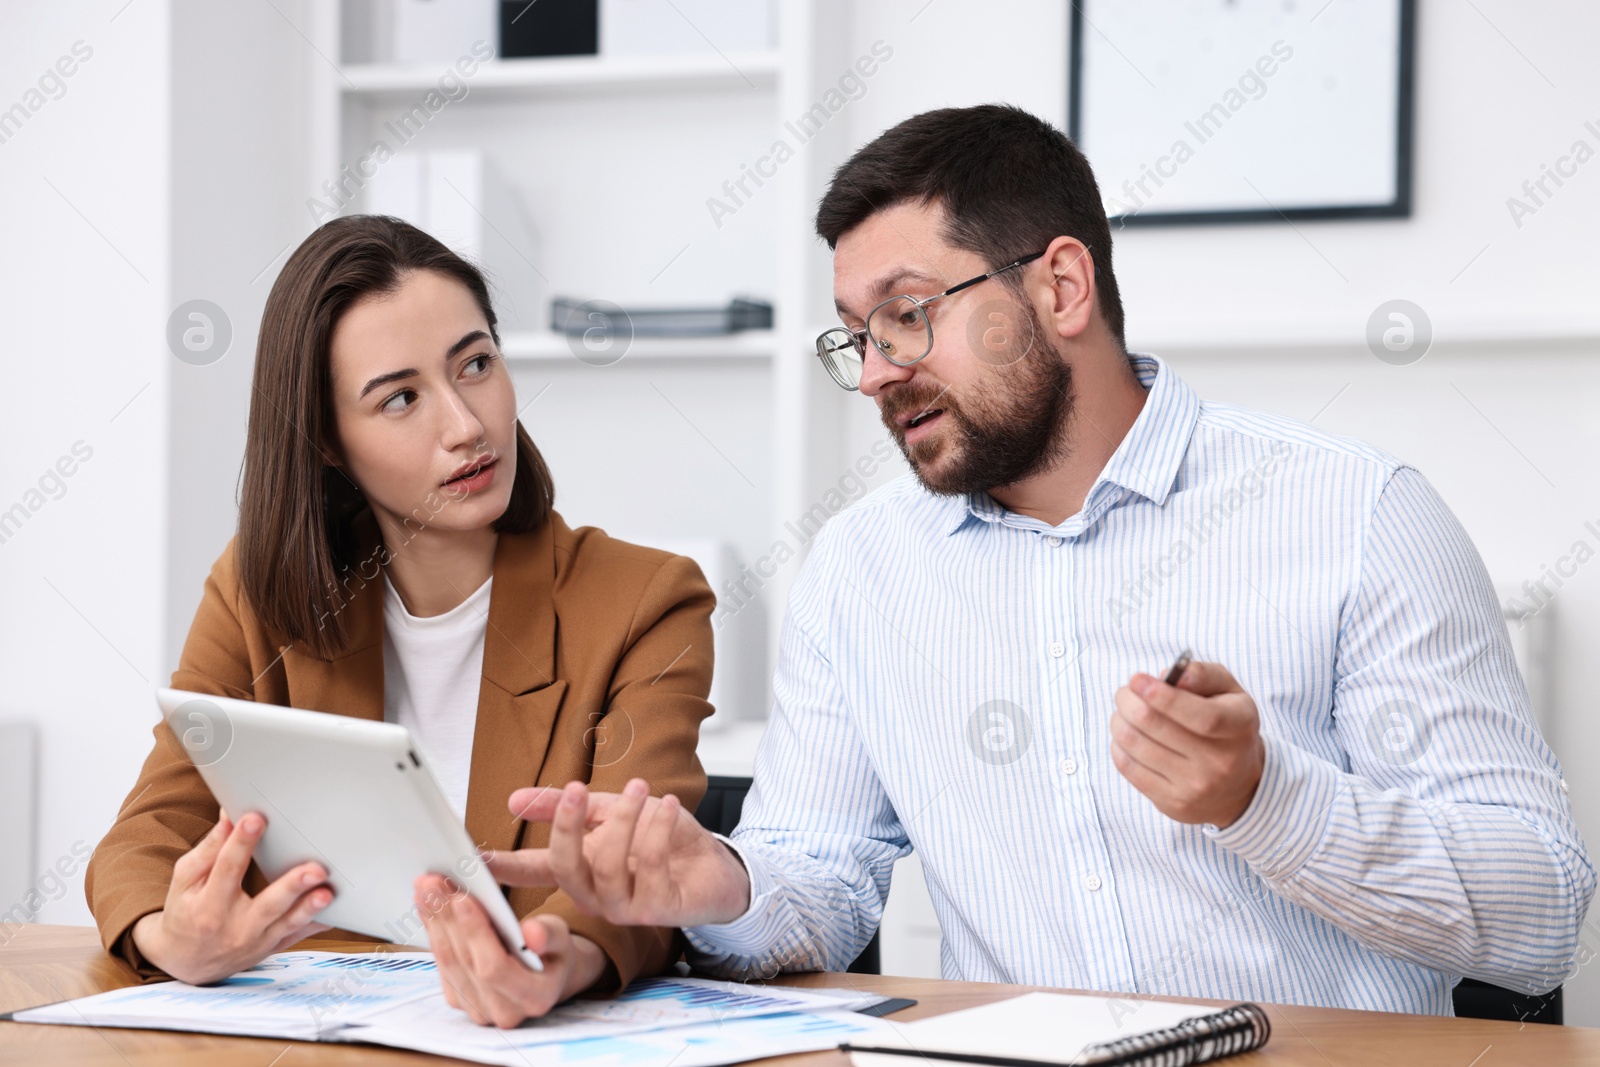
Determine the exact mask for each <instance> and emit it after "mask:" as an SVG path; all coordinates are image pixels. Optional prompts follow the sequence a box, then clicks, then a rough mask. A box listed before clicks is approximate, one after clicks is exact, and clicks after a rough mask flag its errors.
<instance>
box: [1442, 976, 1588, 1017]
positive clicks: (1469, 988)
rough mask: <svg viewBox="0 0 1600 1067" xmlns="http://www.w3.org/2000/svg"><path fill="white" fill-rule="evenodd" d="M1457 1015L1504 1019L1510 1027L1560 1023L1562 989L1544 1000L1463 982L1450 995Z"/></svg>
mask: <svg viewBox="0 0 1600 1067" xmlns="http://www.w3.org/2000/svg"><path fill="white" fill-rule="evenodd" d="M1451 999H1452V1000H1454V1001H1455V1006H1456V1014H1457V1015H1459V1016H1461V1017H1462V1018H1463V1019H1504V1020H1505V1021H1506V1022H1511V1023H1555V1024H1556V1025H1557V1026H1560V1025H1561V1023H1562V1022H1563V1013H1562V1003H1561V987H1560V986H1556V988H1555V989H1553V990H1551V991H1550V992H1548V993H1546V994H1544V995H1543V996H1529V995H1528V994H1526V993H1518V992H1517V991H1516V990H1514V989H1505V988H1502V987H1501V986H1497V985H1490V984H1489V983H1488V982H1480V981H1478V980H1477V979H1476V978H1463V979H1461V984H1460V985H1458V986H1456V988H1455V992H1454V993H1453V994H1451Z"/></svg>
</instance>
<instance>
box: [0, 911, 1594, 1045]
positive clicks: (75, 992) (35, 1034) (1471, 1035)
mask: <svg viewBox="0 0 1600 1067" xmlns="http://www.w3.org/2000/svg"><path fill="white" fill-rule="evenodd" d="M306 947H314V948H317V949H322V950H326V951H365V950H370V949H371V948H372V947H373V946H372V945H369V944H350V943H343V942H336V941H317V942H314V943H311V944H308V945H307V946H306ZM781 981H782V982H783V983H784V984H792V985H799V986H807V985H833V986H842V985H849V986H854V987H857V988H860V989H868V990H872V991H874V992H881V993H885V994H889V995H891V996H900V997H912V998H914V999H916V1000H917V1001H918V1004H917V1006H916V1007H914V1008H908V1009H906V1010H905V1011H902V1012H898V1013H896V1014H895V1016H894V1018H895V1019H897V1020H906V1021H909V1020H911V1019H920V1018H923V1017H925V1016H929V1015H938V1014H941V1013H943V1012H947V1011H955V1010H956V1009H958V1008H969V1007H973V1006H974V1005H977V1004H983V1003H985V1002H987V1001H991V1000H998V999H1001V998H1003V997H1008V996H1013V995H1015V994H1017V993H1020V992H1023V991H1024V990H1025V989H1028V988H1036V987H1025V986H1007V985H991V984H988V983H984V982H942V981H939V980H937V979H931V978H893V977H887V976H884V977H880V976H878V975H865V974H807V975H792V976H789V977H787V978H785V979H782V980H781ZM132 984H133V978H132V975H131V973H130V972H129V971H128V970H127V969H126V968H124V967H123V966H122V965H121V964H120V963H117V962H115V961H114V960H112V959H111V958H110V957H108V956H107V955H106V954H105V953H104V952H103V951H101V949H100V943H99V941H98V940H97V938H96V936H95V932H94V930H92V929H91V928H88V927H76V926H0V1012H5V1011H15V1010H17V1009H20V1008H27V1007H33V1006H35V1005H39V1004H48V1003H51V1002H53V1001H57V1000H64V999H66V998H68V997H81V996H86V995H88V994H90V993H97V992H101V991H104V990H107V989H115V988H118V987H120V986H125V985H132ZM1266 1008H1267V1012H1268V1014H1269V1015H1270V1016H1271V1017H1272V1040H1271V1041H1270V1042H1269V1043H1268V1045H1267V1047H1266V1049H1265V1050H1264V1051H1262V1052H1257V1053H1252V1054H1250V1055H1247V1056H1238V1057H1235V1058H1234V1059H1231V1060H1227V1061H1225V1062H1227V1063H1228V1064H1230V1065H1231V1064H1238V1065H1239V1067H1264V1065H1268V1064H1272V1065H1279V1064H1282V1065H1290V1064H1292V1065H1296V1067H1346V1065H1351V1067H1355V1065H1360V1067H1385V1065H1393V1067H1501V1065H1509V1064H1518V1065H1527V1064H1532V1065H1536V1067H1556V1065H1558V1064H1595V1065H1600V1030H1595V1029H1587V1028H1582V1027H1573V1026H1543V1025H1539V1024H1537V1023H1527V1024H1518V1023H1502V1022H1488V1021H1485V1020H1480V1019H1440V1018H1435V1017H1432V1016H1426V1015H1392V1014H1388V1013H1384V1012H1367V1011H1344V1010H1340V1009H1335V1008H1297V1007H1283V1006H1278V1005H1266ZM460 1062H461V1061H459V1060H447V1059H441V1058H439V1057H435V1056H424V1055H421V1054H418V1053H410V1052H399V1051H395V1050H393V1049H384V1048H376V1047H364V1046H352V1045H318V1044H310V1043H306V1042H300V1041H280V1040H262V1039H257V1038H239V1037H213V1036H210V1035H207V1034H176V1033H165V1032H160V1031H154V1030H110V1029H94V1028H90V1027H76V1026H72V1027H67V1026H29V1025H26V1024H22V1023H12V1022H0V1064H7V1063H26V1064H34V1065H39V1064H43V1065H48V1067H66V1065H69V1064H90V1065H105V1067H136V1065H142V1064H163V1065H166V1064H175V1065H180V1067H182V1065H194V1067H200V1065H202V1064H203V1065H206V1067H212V1065H221V1067H233V1065H239V1067H244V1065H247V1064H248V1065H252V1067H305V1065H311V1064H317V1065H321V1064H363V1065H372V1064H418V1063H434V1064H439V1063H460ZM846 1062H847V1061H846V1060H845V1057H844V1056H842V1055H841V1054H839V1053H837V1052H819V1053H813V1054H810V1055H806V1056H789V1057H784V1058H783V1059H778V1060H769V1061H767V1063H768V1064H770V1065H771V1067H802V1065H804V1067H824V1065H826V1067H839V1065H844V1064H845V1063H846Z"/></svg>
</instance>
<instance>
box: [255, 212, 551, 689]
mask: <svg viewBox="0 0 1600 1067" xmlns="http://www.w3.org/2000/svg"><path fill="white" fill-rule="evenodd" d="M416 270H427V271H433V272H435V273H437V274H441V275H443V276H445V277H447V278H451V279H454V280H455V281H458V282H460V283H461V284H462V285H464V286H466V287H467V289H468V291H469V292H471V293H472V296H473V299H474V300H476V301H477V303H478V307H479V308H480V309H481V310H482V311H483V317H484V318H485V319H486V320H487V321H488V323H489V333H490V335H491V336H492V337H493V338H494V342H495V345H496V347H498V346H499V344H500V335H499V332H498V331H497V330H496V329H495V324H496V319H495V314H494V308H493V307H492V306H491V305H490V302H489V289H488V286H487V285H486V284H485V282H484V278H483V275H482V274H481V273H480V272H479V271H478V268H477V267H475V266H473V265H472V264H471V263H469V262H467V261H466V260H464V259H462V258H461V257H460V256H458V255H456V254H455V253H454V252H452V251H450V249H449V248H447V247H445V246H444V245H443V244H441V243H440V242H439V241H438V240H436V239H435V238H433V237H430V236H429V235H428V234H426V233H424V232H423V231H421V230H419V229H417V228H416V227H415V226H412V225H411V224H410V223H407V222H403V221H401V220H400V219H396V218H390V217H388V216H384V215H347V216H345V217H343V218H337V219H333V220H331V221H329V222H328V223H326V224H324V225H323V226H321V227H319V228H318V229H317V230H316V231H315V232H313V233H312V234H311V235H310V236H309V237H307V238H306V239H305V240H304V241H303V242H301V244H300V247H299V248H297V249H295V251H294V254H293V255H291V256H290V257H289V261H288V262H287V263H285V264H284V267H283V271H282V272H281V273H280V274H279V275H278V279H277V281H275V282H274V283H273V285H272V292H271V293H269V294H268V295H267V306H266V308H265V309H264V311H263V312H262V316H261V333H260V336H259V339H258V340H257V342H256V366H255V381H254V385H253V387H252V389H253V391H252V393H251V398H250V427H249V432H248V435H247V439H246V442H245V454H244V477H243V480H242V484H241V487H240V495H239V536H238V540H237V546H238V560H239V579H240V583H241V585H242V587H243V589H244V594H245V596H246V597H247V598H248V599H249V602H250V606H251V607H252V608H253V609H254V611H255V613H256V615H257V617H258V618H259V619H260V620H261V622H262V623H263V624H264V625H266V626H267V627H268V628H269V629H270V630H272V631H275V632H276V633H279V634H281V635H282V636H283V637H284V638H285V639H287V640H288V641H290V642H293V643H294V644H295V645H297V646H300V647H301V648H302V650H305V651H309V652H311V653H312V654H314V655H316V656H319V657H321V658H323V659H331V658H333V657H334V656H335V655H337V654H339V653H340V652H342V651H343V650H344V649H345V647H346V645H347V644H348V640H349V635H348V630H347V628H346V626H345V624H344V618H343V608H344V606H345V604H346V602H347V597H348V596H349V595H350V594H351V589H352V585H355V586H356V587H357V588H359V587H360V586H364V585H365V584H366V583H367V582H370V581H372V580H374V579H375V578H376V577H377V575H378V570H377V567H378V564H379V563H381V562H385V561H386V560H387V556H386V555H384V554H383V553H384V552H385V550H384V549H383V548H382V547H381V546H380V547H379V549H378V552H377V553H376V554H375V555H376V558H375V559H374V560H369V561H361V560H358V559H357V558H356V556H357V555H358V554H359V553H360V548H361V546H360V544H359V542H358V537H357V535H356V531H355V529H354V523H355V520H356V519H357V517H358V516H359V515H360V513H361V512H362V510H363V509H365V508H366V507H367V502H366V499H365V497H363V495H362V494H361V491H360V490H359V489H357V488H356V487H355V485H354V484H353V483H352V482H351V481H350V479H349V478H347V477H346V476H345V475H344V473H343V472H342V471H340V470H339V469H338V468H337V467H335V466H333V465H332V462H331V460H332V457H331V456H330V454H329V452H328V447H327V446H328V443H329V442H331V441H335V440H337V439H338V438H337V434H336V432H335V426H334V414H333V412H334V408H333V403H332V392H331V377H332V376H331V374H330V373H329V366H328V346H329V341H330V339H331V338H332V337H333V331H334V327H335V326H336V325H337V324H338V322H339V319H340V317H341V316H342V315H343V314H344V313H345V312H346V311H347V310H349V308H350V307H351V306H352V305H353V304H355V303H356V302H357V301H358V300H360V299H362V298H363V297H366V296H368V295H371V294H374V293H390V292H393V291H394V290H395V289H397V288H398V287H399V285H400V282H401V279H402V277H403V276H404V275H405V274H406V273H407V272H409V271H416ZM554 499H555V486H554V483H553V482H552V481H551V479H550V468H549V467H548V466H547V465H546V464H545V461H544V457H542V456H541V455H540V454H539V450H538V449H537V448H535V447H534V444H533V440H532V439H531V438H530V437H529V436H528V433H527V431H526V430H524V429H523V428H522V424H521V423H520V422H519V423H518V424H517V474H516V479H515V481H514V482H513V483H512V488H511V502H510V504H509V505H508V506H507V507H506V510H505V513H504V514H502V515H501V516H500V518H499V519H497V520H496V521H495V524H494V528H495V529H496V530H497V531H499V532H501V533H527V532H530V531H533V530H536V529H538V528H539V527H540V526H541V525H543V524H544V522H545V520H546V519H547V518H548V517H549V514H550V508H551V505H552V504H553V503H554ZM367 563H370V564H372V566H371V567H370V568H369V567H368V566H366V565H365V564H367ZM369 571H370V572H369Z"/></svg>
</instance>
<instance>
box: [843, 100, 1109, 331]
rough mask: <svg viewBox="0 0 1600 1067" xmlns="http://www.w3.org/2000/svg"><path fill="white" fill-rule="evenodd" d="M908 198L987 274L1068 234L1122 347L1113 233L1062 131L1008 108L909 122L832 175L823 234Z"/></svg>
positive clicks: (965, 110) (933, 114) (964, 110)
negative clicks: (927, 209) (936, 219)
mask: <svg viewBox="0 0 1600 1067" xmlns="http://www.w3.org/2000/svg"><path fill="white" fill-rule="evenodd" d="M907 201H916V202H920V203H924V204H928V203H938V204H940V205H942V206H943V207H944V209H945V214H946V217H947V221H946V223H945V231H944V238H945V240H946V241H948V242H949V243H950V244H952V245H954V246H955V247H957V248H964V249H966V250H967V251H969V252H976V253H977V254H978V255H980V256H982V257H983V259H984V261H985V262H986V263H987V264H988V265H989V268H990V269H991V270H992V269H994V268H995V267H1000V266H1004V265H1005V264H1007V263H1009V262H1011V261H1012V260H1014V259H1017V258H1018V257H1020V256H1025V255H1027V254H1028V253H1029V252H1037V251H1039V250H1040V249H1041V248H1043V247H1045V246H1046V245H1047V244H1049V243H1050V242H1051V241H1053V240H1055V238H1057V237H1061V236H1063V235H1064V236H1067V237H1072V238H1075V239H1077V240H1079V241H1082V242H1083V243H1084V244H1085V245H1087V246H1088V248H1089V254H1090V256H1091V258H1092V259H1093V260H1094V264H1095V279H1096V287H1097V289H1098V292H1099V303H1100V316H1101V317H1102V318H1103V319H1105V323H1106V327H1107V328H1108V329H1109V330H1110V331H1111V336H1112V337H1114V338H1116V341H1117V346H1118V347H1119V348H1124V349H1125V348H1126V342H1125V340H1124V338H1123V326H1122V297H1121V296H1120V295H1119V294H1118V292H1117V278H1116V275H1115V274H1113V273H1112V271H1111V226H1110V224H1109V223H1108V222H1107V221H1106V213H1105V208H1104V206H1103V205H1102V204H1101V201H1100V188H1099V186H1098V185H1096V184H1095V180H1094V171H1093V170H1091V169H1090V168H1089V161H1088V160H1087V159H1085V158H1084V157H1083V153H1082V152H1080V151H1078V147H1077V146H1076V145H1074V144H1073V143H1072V141H1071V140H1070V139H1068V137H1067V136H1066V134H1064V133H1062V132H1061V131H1060V130H1058V129H1056V128H1055V127H1054V126H1052V125H1050V124H1049V123H1048V122H1045V121H1044V120H1042V119H1039V118H1036V117H1035V116H1033V115H1030V114H1028V113H1027V112H1026V111H1023V110H1022V109H1021V108H1017V107H1011V106H1009V105H1004V104H982V105H979V106H978V107H960V108H954V107H953V108H941V109H939V110H937V111H924V112H923V113H922V114H920V115H913V116H912V117H911V118H909V119H906V120H905V121H904V122H902V123H900V124H899V125H898V126H894V127H892V128H890V129H889V130H887V131H885V132H884V133H882V134H880V135H879V136H878V138H877V140H875V141H873V142H872V143H871V144H868V145H866V146H865V147H863V148H862V149H861V150H860V151H858V152H856V154H855V155H853V156H851V157H850V159H849V160H848V161H847V162H846V163H845V164H844V165H843V166H841V167H840V168H839V169H838V170H837V171H835V172H834V175H833V181H832V183H831V184H829V186H828V191H827V193H825V194H824V195H823V197H822V202H821V203H820V204H818V205H817V235H818V236H819V237H821V238H822V239H823V240H824V241H827V242H828V247H829V248H833V247H835V246H836V245H837V244H838V242H839V238H840V237H842V236H844V235H845V234H846V233H848V232H849V231H851V230H852V229H854V228H855V227H856V226H858V225H860V224H861V223H863V222H865V221H866V220H867V219H868V218H869V217H871V216H872V215H874V214H876V213H877V212H879V211H882V210H883V209H885V208H888V207H893V206H894V205H896V204H901V203H905V202H907ZM1007 280H1008V281H1009V280H1010V279H1009V278H1008V279H1007Z"/></svg>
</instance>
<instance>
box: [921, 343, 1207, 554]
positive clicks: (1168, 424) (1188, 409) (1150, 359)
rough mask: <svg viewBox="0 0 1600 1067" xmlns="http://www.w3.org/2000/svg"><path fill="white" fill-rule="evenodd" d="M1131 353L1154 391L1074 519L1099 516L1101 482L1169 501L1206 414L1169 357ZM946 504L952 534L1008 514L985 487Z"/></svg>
mask: <svg viewBox="0 0 1600 1067" xmlns="http://www.w3.org/2000/svg"><path fill="white" fill-rule="evenodd" d="M1128 358H1129V361H1130V362H1131V363H1132V364H1133V369H1134V373H1135V374H1137V375H1138V377H1139V384H1140V385H1142V386H1144V387H1145V388H1146V389H1147V390H1149V395H1148V396H1147V397H1145V402H1144V408H1143V409H1141V410H1140V412H1139V416H1138V418H1136V419H1134V420H1133V425H1132V426H1131V427H1130V428H1129V429H1128V432H1127V434H1126V436H1124V437H1123V439H1122V441H1121V443H1120V444H1118V445H1117V450H1116V451H1115V452H1113V453H1112V454H1111V458H1110V459H1109V460H1107V461H1106V465H1105V467H1104V468H1103V469H1102V470H1101V471H1100V476H1099V477H1098V478H1096V479H1095V483H1094V485H1093V487H1091V488H1090V490H1089V495H1088V497H1086V498H1085V500H1084V507H1083V510H1082V511H1081V512H1080V513H1079V515H1077V516H1073V519H1078V518H1080V516H1081V517H1082V518H1083V519H1084V520H1090V519H1092V518H1093V515H1092V514H1091V510H1092V509H1094V508H1096V507H1098V506H1100V503H1099V502H1100V501H1101V500H1102V499H1103V497H1104V490H1103V489H1102V488H1101V487H1102V485H1104V484H1106V483H1110V484H1112V485H1117V486H1121V487H1122V488H1124V489H1127V490H1129V491H1130V492H1133V493H1137V494H1138V495H1140V496H1142V497H1144V498H1146V499H1147V500H1149V501H1151V502H1152V503H1154V504H1156V505H1161V504H1164V503H1166V500H1167V496H1168V494H1169V493H1171V492H1172V485H1173V483H1174V482H1175V481H1176V480H1177V477H1178V468H1179V466H1180V465H1182V463H1183V456H1184V453H1185V452H1187V451H1188V449H1189V439H1190V438H1191V437H1192V436H1193V434H1194V427H1195V422H1196V421H1197V420H1198V419H1199V417H1200V398H1199V397H1198V396H1197V395H1196V394H1195V391H1194V390H1193V389H1191V388H1190V387H1189V384H1188V383H1187V382H1185V381H1184V380H1183V379H1182V378H1180V377H1178V375H1177V374H1176V373H1175V372H1174V371H1173V370H1172V368H1171V367H1169V366H1167V364H1166V362H1165V361H1164V360H1162V359H1161V358H1160V357H1158V356H1153V355H1149V354H1147V353H1143V352H1130V353H1129V354H1128ZM945 509H946V510H945V515H944V516H943V518H942V520H941V522H940V529H941V530H943V532H944V533H945V534H946V535H949V534H953V533H955V532H956V531H957V530H959V529H960V528H961V527H962V526H963V525H965V524H966V522H967V520H968V519H973V518H976V519H981V520H983V521H985V522H997V521H1000V520H1001V519H1003V518H1004V516H1005V515H1006V514H1007V512H1006V509H1005V508H1003V507H1001V506H1000V504H998V503H997V502H996V501H995V499H994V498H993V497H991V496H990V495H989V494H988V493H983V492H979V493H972V494H970V495H967V496H957V497H949V498H947V499H946V502H945ZM1073 519H1068V520H1067V521H1068V522H1072V521H1073Z"/></svg>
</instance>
